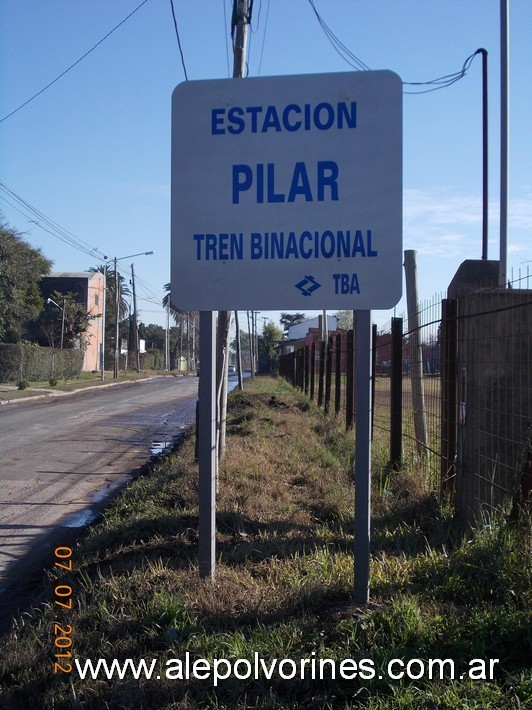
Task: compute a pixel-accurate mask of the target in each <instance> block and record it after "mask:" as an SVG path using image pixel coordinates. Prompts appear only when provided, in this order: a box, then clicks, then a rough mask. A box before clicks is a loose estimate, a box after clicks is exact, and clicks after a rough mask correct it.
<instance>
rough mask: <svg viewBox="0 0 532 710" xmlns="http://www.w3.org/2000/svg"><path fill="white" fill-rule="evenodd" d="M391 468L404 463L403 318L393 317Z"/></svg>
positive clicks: (396, 467)
mask: <svg viewBox="0 0 532 710" xmlns="http://www.w3.org/2000/svg"><path fill="white" fill-rule="evenodd" d="M390 390H391V402H390V468H393V469H394V470H398V469H399V468H400V467H401V464H402V448H403V446H402V443H403V319H402V318H392V362H391V369H390Z"/></svg>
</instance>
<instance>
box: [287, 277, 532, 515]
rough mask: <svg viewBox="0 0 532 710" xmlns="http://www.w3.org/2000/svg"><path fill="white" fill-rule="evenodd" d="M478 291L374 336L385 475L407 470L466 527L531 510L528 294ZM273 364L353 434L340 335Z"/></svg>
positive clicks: (347, 340)
mask: <svg viewBox="0 0 532 710" xmlns="http://www.w3.org/2000/svg"><path fill="white" fill-rule="evenodd" d="M529 280H530V279H529V275H527V277H526V278H525V279H517V280H516V281H515V282H513V283H512V284H510V288H506V289H501V288H488V287H485V288H480V289H478V288H477V289H475V290H474V291H470V292H469V293H463V294H460V295H459V297H458V298H453V299H450V298H443V297H442V296H441V295H438V296H435V297H434V298H432V299H431V300H430V301H428V302H426V303H424V304H422V305H421V307H420V309H419V312H418V314H417V317H416V323H417V324H418V325H417V327H416V328H412V329H409V324H408V320H406V319H403V318H392V319H391V321H390V324H389V326H387V327H385V328H383V329H381V330H380V331H378V332H377V329H376V327H375V326H374V327H373V350H372V356H373V380H372V382H373V431H374V432H376V431H378V432H379V433H380V435H381V436H384V437H387V438H388V440H389V467H390V468H395V469H399V468H400V467H401V466H402V465H403V464H404V463H407V462H408V463H414V464H415V466H416V468H417V470H420V471H423V472H424V473H425V474H426V475H428V476H429V478H430V480H431V481H432V483H433V485H434V487H435V488H438V487H439V488H440V489H441V492H442V495H445V496H447V497H449V498H450V499H454V500H455V505H456V511H457V513H458V514H459V515H461V516H462V517H463V518H464V519H466V520H468V521H470V522H475V521H478V520H479V519H482V518H486V517H490V516H491V515H492V514H493V513H494V512H495V511H500V510H503V511H505V512H507V513H512V514H517V512H518V511H519V510H521V509H522V508H523V506H525V507H527V506H529V505H530V491H531V489H532V381H531V380H532V368H531V352H532V291H530V290H529V289H528V288H527V286H528V285H529ZM314 337H315V338H316V339H315V340H314V341H313V342H309V343H306V344H305V345H304V346H303V347H300V348H298V349H297V350H295V351H294V352H293V353H289V354H288V355H284V356H282V357H281V359H280V374H281V375H283V376H284V377H286V378H287V379H288V380H289V381H291V382H292V384H293V385H294V386H296V387H299V388H300V389H301V390H302V391H304V392H305V393H306V394H307V395H308V396H309V398H311V399H315V400H316V401H317V404H318V406H320V407H323V409H324V411H325V412H326V413H328V414H331V415H333V416H337V417H342V418H343V419H344V421H345V426H346V428H347V429H350V428H351V427H352V426H353V423H354V410H355V406H354V402H355V390H354V382H355V379H354V342H353V335H352V332H350V331H347V332H345V331H343V332H339V331H338V332H335V333H332V334H330V335H329V338H328V340H327V341H320V340H318V339H317V337H318V336H317V335H316V336H314Z"/></svg>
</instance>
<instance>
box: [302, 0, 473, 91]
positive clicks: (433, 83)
mask: <svg viewBox="0 0 532 710" xmlns="http://www.w3.org/2000/svg"><path fill="white" fill-rule="evenodd" d="M308 1H309V4H310V6H311V7H312V9H313V10H314V14H315V15H316V17H317V19H318V22H319V23H320V27H321V28H322V30H323V31H324V33H325V35H326V37H327V39H328V40H329V42H330V43H331V44H332V46H333V47H334V49H335V51H336V52H337V53H338V54H339V55H340V57H342V59H344V61H346V62H347V63H348V64H349V65H350V66H352V67H353V68H354V69H358V70H362V71H369V69H370V67H369V66H368V65H367V64H366V63H365V62H363V61H362V60H361V59H359V58H358V57H357V56H356V55H355V54H353V52H351V50H350V49H348V48H347V47H346V46H345V44H343V42H341V40H340V39H339V38H338V37H337V36H336V35H335V34H334V32H333V31H332V30H331V28H330V27H329V25H328V24H327V23H326V22H325V20H324V19H323V18H322V17H321V15H320V14H319V12H318V10H317V9H316V5H315V4H314V0H308ZM481 51H482V50H480V49H477V51H476V52H474V53H473V54H471V55H470V56H469V57H468V58H467V59H466V60H465V62H464V64H463V65H462V69H461V70H460V71H457V72H453V73H452V74H446V75H444V76H440V77H437V78H436V79H431V80H430V81H403V86H420V87H421V86H429V87H431V88H428V89H421V90H420V91H404V92H403V93H405V94H428V93H430V92H431V91H438V90H439V89H446V88H447V87H449V86H451V85H452V84H454V83H455V82H457V81H460V79H463V78H464V76H465V75H466V74H467V72H468V70H469V67H470V66H471V63H472V62H473V59H474V58H475V56H476V55H477V54H479V53H480V52H481Z"/></svg>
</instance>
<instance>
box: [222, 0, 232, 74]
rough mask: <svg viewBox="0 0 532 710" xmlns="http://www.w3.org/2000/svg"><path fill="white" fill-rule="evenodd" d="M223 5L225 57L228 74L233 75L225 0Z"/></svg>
mask: <svg viewBox="0 0 532 710" xmlns="http://www.w3.org/2000/svg"><path fill="white" fill-rule="evenodd" d="M222 5H223V8H224V37H225V58H226V60H227V76H228V77H230V76H231V68H230V66H229V39H228V35H227V30H226V28H227V9H226V7H225V0H222Z"/></svg>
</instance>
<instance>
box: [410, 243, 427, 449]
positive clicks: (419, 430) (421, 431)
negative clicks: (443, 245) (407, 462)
mask: <svg viewBox="0 0 532 710" xmlns="http://www.w3.org/2000/svg"><path fill="white" fill-rule="evenodd" d="M416 257H417V252H416V251H415V250H414V249H407V250H406V251H405V277H406V300H407V309H408V331H409V335H410V359H411V367H412V404H413V406H414V429H415V433H416V444H417V450H418V453H419V454H422V455H423V454H426V453H427V446H428V440H427V417H426V414H425V392H424V387H423V350H422V347H421V342H420V339H419V310H418V298H417V264H416Z"/></svg>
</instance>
